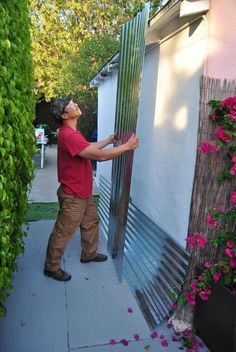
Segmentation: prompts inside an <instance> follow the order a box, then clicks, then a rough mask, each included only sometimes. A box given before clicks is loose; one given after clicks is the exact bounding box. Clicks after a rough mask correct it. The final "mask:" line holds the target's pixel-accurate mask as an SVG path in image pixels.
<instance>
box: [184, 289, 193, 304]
mask: <svg viewBox="0 0 236 352" xmlns="http://www.w3.org/2000/svg"><path fill="white" fill-rule="evenodd" d="M183 296H184V298H185V299H186V301H187V302H188V303H189V304H190V305H191V306H194V305H195V304H196V299H195V296H194V295H192V294H191V292H189V291H184V292H183Z"/></svg>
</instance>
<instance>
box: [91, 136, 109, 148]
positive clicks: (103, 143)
mask: <svg viewBox="0 0 236 352" xmlns="http://www.w3.org/2000/svg"><path fill="white" fill-rule="evenodd" d="M91 144H92V146H93V147H95V148H97V149H99V150H100V149H103V148H105V147H106V146H108V145H109V144H110V141H109V139H108V138H106V139H104V140H103V141H100V142H92V143H91Z"/></svg>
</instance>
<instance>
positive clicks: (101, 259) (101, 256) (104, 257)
mask: <svg viewBox="0 0 236 352" xmlns="http://www.w3.org/2000/svg"><path fill="white" fill-rule="evenodd" d="M106 260H107V255H105V254H101V253H97V255H96V257H95V258H93V259H80V262H81V263H90V262H96V263H101V262H105V261H106Z"/></svg>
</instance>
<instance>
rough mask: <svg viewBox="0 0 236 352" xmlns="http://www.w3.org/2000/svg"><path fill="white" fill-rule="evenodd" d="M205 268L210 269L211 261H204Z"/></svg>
mask: <svg viewBox="0 0 236 352" xmlns="http://www.w3.org/2000/svg"><path fill="white" fill-rule="evenodd" d="M204 266H205V268H208V269H210V268H211V267H212V264H211V261H210V260H208V261H207V262H205V263H204Z"/></svg>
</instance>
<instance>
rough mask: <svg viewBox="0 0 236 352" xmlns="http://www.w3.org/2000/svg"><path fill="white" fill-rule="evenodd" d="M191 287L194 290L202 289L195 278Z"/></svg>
mask: <svg viewBox="0 0 236 352" xmlns="http://www.w3.org/2000/svg"><path fill="white" fill-rule="evenodd" d="M190 287H191V289H192V291H193V292H198V291H200V289H199V288H198V287H197V281H195V280H194V281H193V282H191V284H190Z"/></svg>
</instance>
